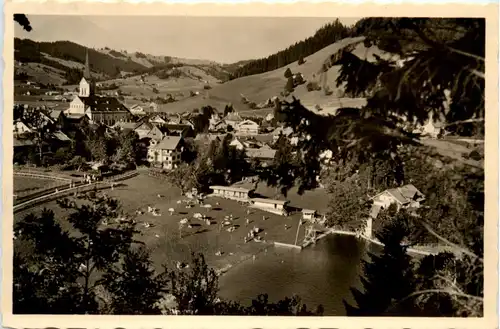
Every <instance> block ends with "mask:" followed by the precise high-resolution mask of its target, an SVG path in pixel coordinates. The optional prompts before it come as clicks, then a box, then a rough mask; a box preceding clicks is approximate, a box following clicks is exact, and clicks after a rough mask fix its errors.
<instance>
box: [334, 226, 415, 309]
mask: <svg viewBox="0 0 500 329" xmlns="http://www.w3.org/2000/svg"><path fill="white" fill-rule="evenodd" d="M407 233H408V232H406V229H405V228H404V227H402V226H401V225H399V223H397V222H395V223H392V224H391V225H388V226H387V227H385V228H384V230H383V231H382V233H380V234H379V235H378V236H377V238H378V239H379V240H380V241H381V242H382V243H383V244H384V249H383V251H382V254H381V255H376V254H374V253H371V254H370V260H369V261H366V260H365V261H363V269H364V277H362V278H361V282H362V284H363V292H361V291H360V290H359V289H356V288H351V292H352V294H353V296H354V299H355V301H356V306H352V305H349V304H348V303H347V302H346V301H345V300H344V306H345V308H346V311H347V315H348V316H382V315H387V316H390V315H392V316H396V315H400V316H404V315H406V316H409V315H410V314H411V312H412V307H411V300H410V301H408V300H405V298H406V297H408V296H409V295H410V294H411V293H412V292H413V291H414V286H415V280H414V277H413V272H412V263H411V258H410V256H409V255H407V254H406V247H404V246H402V245H401V242H402V240H403V238H404V237H405V236H406V235H407Z"/></svg>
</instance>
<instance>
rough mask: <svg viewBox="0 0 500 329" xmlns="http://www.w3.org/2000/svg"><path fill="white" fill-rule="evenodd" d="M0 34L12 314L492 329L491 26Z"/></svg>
mask: <svg viewBox="0 0 500 329" xmlns="http://www.w3.org/2000/svg"><path fill="white" fill-rule="evenodd" d="M363 14H365V15H366V16H365V15H363ZM6 24H12V25H13V29H12V31H13V35H12V36H11V37H12V39H13V49H12V50H11V52H12V56H13V61H12V62H11V63H9V62H6V65H7V66H9V65H11V66H13V69H11V70H12V73H13V86H12V92H13V96H12V101H13V104H10V105H9V108H12V109H13V111H12V118H11V119H12V120H11V122H12V127H13V128H12V129H13V131H12V135H10V131H9V129H11V128H10V126H9V125H8V123H6V122H7V121H4V130H5V131H6V132H5V133H4V134H9V136H12V145H10V144H6V143H5V140H6V139H5V138H4V144H3V146H4V148H5V147H9V148H10V147H13V152H12V159H9V158H5V156H4V159H5V160H4V163H5V162H9V164H8V165H9V166H10V163H12V177H11V178H10V177H4V181H5V180H6V179H11V180H13V183H12V209H11V210H10V212H11V213H12V214H13V215H12V216H13V217H12V228H11V227H5V225H4V228H3V229H4V231H5V230H10V229H12V236H11V237H12V259H4V260H3V261H4V262H11V263H12V282H11V283H10V289H12V290H11V291H12V294H11V298H12V299H11V307H12V308H11V311H12V314H13V315H192V316H197V315H205V316H206V315H238V316H299V317H307V316H313V317H346V316H347V317H419V318H423V317H426V318H428V317H435V318H443V317H445V318H449V317H454V318H483V317H484V316H485V307H486V302H485V293H486V291H487V288H486V287H485V284H486V283H485V282H486V281H485V269H484V267H485V265H486V264H485V263H486V258H485V248H486V246H485V225H486V224H485V223H486V220H485V219H486V213H485V200H486V197H485V190H486V189H487V188H486V184H487V182H488V184H493V186H494V189H497V184H498V182H497V181H496V179H497V177H498V176H497V170H498V167H496V168H493V169H492V171H489V172H488V171H487V172H485V166H486V165H485V164H487V163H488V161H487V160H486V151H487V149H486V143H485V140H486V135H487V133H488V134H489V133H490V132H487V129H486V127H487V126H488V125H487V124H486V121H485V118H486V117H488V118H490V115H493V116H492V117H491V118H493V120H497V121H498V113H494V114H490V111H493V112H494V111H498V107H496V108H495V107H493V108H488V107H487V106H486V104H487V102H486V97H485V89H486V66H487V65H486V48H487V41H486V40H487V38H486V35H487V34H486V31H487V25H488V21H487V19H486V18H484V17H478V18H469V17H411V16H393V17H373V16H369V14H368V11H359V17H354V16H352V17H337V16H335V12H332V16H331V17H291V16H290V17H265V16H262V17H257V16H255V17H238V16H233V17H231V16H220V17H217V16H194V15H193V16H189V15H182V16H180V15H178V16H175V15H168V14H165V15H155V16H151V15H134V14H132V13H131V14H130V15H111V14H110V15H103V14H102V13H100V14H97V13H96V14H95V15H87V14H85V15H83V14H78V13H73V14H64V15H63V14H36V13H23V12H16V13H14V15H13V17H12V16H11V17H10V18H9V17H8V16H6ZM488 42H489V41H488ZM492 42H493V44H494V45H495V46H497V43H496V42H497V40H492ZM495 74H496V73H495ZM495 102H496V100H495ZM5 111H8V108H7V107H6V109H5ZM9 122H10V121H9ZM496 124H498V122H497V123H496ZM488 127H489V126H488ZM488 129H489V128H488ZM493 129H495V126H493ZM491 133H492V134H494V135H495V136H494V139H493V143H496V139H497V137H498V136H497V134H498V132H496V131H491ZM9 138H10V137H9ZM9 140H10V139H9ZM492 145H493V146H494V145H497V146H498V144H492ZM490 151H491V150H490ZM490 151H488V152H490ZM497 151H498V150H495V149H493V151H492V152H493V157H495V156H496V157H497V158H498V153H496V152H497ZM495 154H496V155H495ZM10 161H12V162H10ZM494 161H497V160H494ZM490 163H491V161H490ZM493 164H495V162H493ZM4 165H5V164H4ZM489 173H491V176H489V177H487V176H488V175H489ZM4 184H5V182H4ZM490 190H491V189H490ZM5 191H6V190H5V189H4V192H5ZM494 192H495V191H494ZM496 192H498V191H496ZM496 192H495V193H496ZM496 195H497V194H496ZM6 197H10V196H6ZM4 198H5V197H4ZM497 201H498V200H496V201H495V200H494V203H495V202H497ZM497 206H498V205H493V206H492V207H493V208H490V209H489V210H490V211H493V210H495V209H497V208H495V207H497ZM7 211H9V210H8V209H7ZM495 211H496V210H495ZM492 217H493V218H492ZM489 218H490V219H489V220H490V224H488V225H490V226H488V230H491V233H487V234H490V238H492V237H493V240H490V241H492V242H490V243H493V244H494V243H495V241H496V240H495V239H496V235H497V233H498V232H497V227H496V226H495V225H496V222H497V221H498V214H494V215H493V216H491V215H490V216H489ZM492 219H493V221H492V222H491V220H492ZM491 256H495V255H491V254H490V255H489V257H491ZM3 257H5V254H4V256H3ZM496 257H498V255H496ZM492 260H493V262H495V260H494V259H492ZM492 275H493V276H494V275H495V273H492ZM490 278H491V277H490ZM490 287H492V288H488V289H490V291H489V293H494V294H497V291H496V286H495V285H493V286H490ZM491 289H493V290H491ZM495 300H496V298H495ZM71 325H73V326H75V325H77V326H78V324H77V323H75V324H71ZM248 325H250V324H248ZM407 325H411V323H407Z"/></svg>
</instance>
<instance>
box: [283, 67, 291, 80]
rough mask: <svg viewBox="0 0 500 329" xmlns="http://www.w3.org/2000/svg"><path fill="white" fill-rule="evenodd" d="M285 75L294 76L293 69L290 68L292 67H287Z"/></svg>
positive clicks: (287, 76)
mask: <svg viewBox="0 0 500 329" xmlns="http://www.w3.org/2000/svg"><path fill="white" fill-rule="evenodd" d="M284 75H285V78H287V79H289V78H290V77H292V76H293V74H292V70H290V68H287V69H286V70H285V74H284Z"/></svg>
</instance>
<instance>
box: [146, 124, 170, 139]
mask: <svg viewBox="0 0 500 329" xmlns="http://www.w3.org/2000/svg"><path fill="white" fill-rule="evenodd" d="M169 135H170V134H169V130H168V129H167V127H165V126H164V125H153V128H151V130H150V131H149V132H148V133H147V134H146V136H145V137H146V138H150V139H153V140H155V141H161V140H162V139H163V138H164V137H165V136H169Z"/></svg>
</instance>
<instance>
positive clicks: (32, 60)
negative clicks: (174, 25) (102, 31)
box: [14, 38, 229, 86]
mask: <svg viewBox="0 0 500 329" xmlns="http://www.w3.org/2000/svg"><path fill="white" fill-rule="evenodd" d="M14 48H15V52H14V59H15V60H16V61H17V62H18V63H22V64H24V65H23V67H20V65H18V66H17V70H18V71H19V73H20V72H24V73H26V74H28V76H29V77H30V78H31V79H32V80H35V81H37V82H41V83H44V82H42V81H41V80H38V79H39V78H40V77H41V75H43V72H44V70H43V68H42V67H41V66H43V67H44V68H47V67H52V68H54V69H57V70H59V71H58V72H57V74H55V75H52V73H50V75H51V76H50V77H49V80H51V81H53V82H55V83H60V84H63V83H66V82H69V83H75V82H76V81H75V80H78V76H77V74H75V70H78V71H81V70H83V67H84V63H85V54H86V51H87V50H88V54H89V61H90V67H91V73H92V75H93V76H94V77H95V78H96V79H97V80H100V81H104V80H110V79H113V78H117V77H120V76H123V75H124V74H125V75H126V76H131V75H139V74H150V75H151V74H153V75H156V76H158V77H159V78H161V77H162V75H163V79H164V80H168V77H166V76H165V74H164V73H165V72H164V71H165V70H166V68H165V65H170V66H175V67H177V68H179V69H182V71H185V72H186V74H185V75H184V78H186V79H191V80H193V83H192V84H196V85H198V86H199V85H200V83H216V81H219V80H227V79H228V78H229V73H228V70H227V69H226V68H223V67H222V66H221V65H219V64H217V63H214V62H212V61H205V60H197V59H183V58H175V57H169V56H154V55H150V54H143V53H141V52H134V53H127V52H125V51H117V50H113V49H109V48H102V49H91V48H87V47H85V46H82V45H79V44H76V43H73V42H70V41H57V42H35V41H32V40H29V39H19V38H15V40H14ZM34 64H40V65H41V66H40V65H39V66H40V70H38V66H37V65H34ZM25 68H26V69H25ZM189 71H191V72H192V74H190V73H189ZM30 73H32V74H30ZM45 80H47V79H45ZM68 80H69V81H68ZM205 81H206V82H205ZM174 85H175V82H174Z"/></svg>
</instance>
